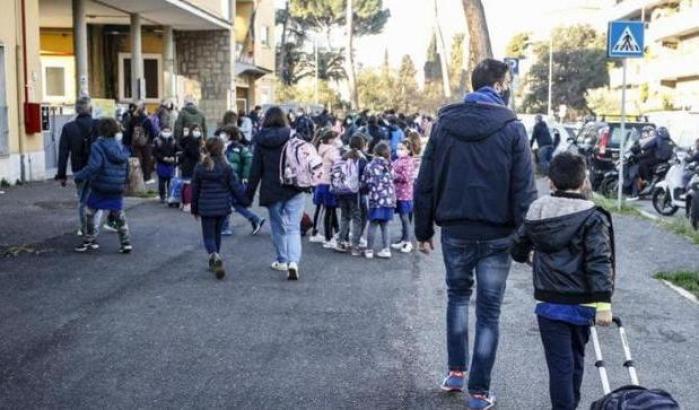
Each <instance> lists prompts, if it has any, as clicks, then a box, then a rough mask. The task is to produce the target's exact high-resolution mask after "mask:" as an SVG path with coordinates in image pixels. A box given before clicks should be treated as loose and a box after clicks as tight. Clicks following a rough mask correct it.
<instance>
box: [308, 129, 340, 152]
mask: <svg viewBox="0 0 699 410" xmlns="http://www.w3.org/2000/svg"><path fill="white" fill-rule="evenodd" d="M338 135H339V134H338V133H336V132H335V131H333V130H331V129H330V128H321V129H319V130H318V131H316V135H315V136H314V137H313V142H312V144H313V145H314V146H315V147H316V148H318V147H320V144H327V143H328V142H330V141H331V140H333V139H335V138H337V136H338Z"/></svg>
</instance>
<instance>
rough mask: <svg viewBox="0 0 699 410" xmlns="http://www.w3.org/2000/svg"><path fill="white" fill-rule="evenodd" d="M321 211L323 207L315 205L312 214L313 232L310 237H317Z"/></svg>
mask: <svg viewBox="0 0 699 410" xmlns="http://www.w3.org/2000/svg"><path fill="white" fill-rule="evenodd" d="M322 210H323V205H316V210H315V213H314V214H313V230H312V231H311V236H316V235H318V219H319V218H320V213H321V212H322Z"/></svg>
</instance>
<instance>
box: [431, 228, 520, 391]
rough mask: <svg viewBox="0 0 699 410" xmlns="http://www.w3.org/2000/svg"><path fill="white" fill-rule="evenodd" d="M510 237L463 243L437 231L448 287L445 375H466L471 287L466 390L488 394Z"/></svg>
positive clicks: (464, 241)
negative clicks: (471, 321) (471, 324)
mask: <svg viewBox="0 0 699 410" xmlns="http://www.w3.org/2000/svg"><path fill="white" fill-rule="evenodd" d="M510 243H511V240H510V238H509V237H508V238H502V239H496V240H490V241H468V240H463V239H458V238H455V237H451V236H449V235H448V234H447V233H445V232H444V231H442V253H443V255H444V265H445V267H446V284H447V297H448V301H447V352H448V355H449V360H448V366H449V370H455V371H466V370H467V368H466V361H467V356H468V305H469V301H470V299H471V294H472V293H473V285H474V272H475V282H476V340H475V343H474V346H473V358H472V361H471V368H470V373H471V374H470V376H469V380H468V390H469V392H470V393H471V394H485V393H488V392H489V391H490V373H491V371H492V369H493V365H494V364H495V355H496V352H497V348H498V338H499V333H500V332H499V320H500V305H501V304H502V299H503V296H504V294H505V283H506V281H507V276H508V274H509V272H510V266H511V264H512V260H511V259H510V254H509V247H510Z"/></svg>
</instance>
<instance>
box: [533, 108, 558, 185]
mask: <svg viewBox="0 0 699 410" xmlns="http://www.w3.org/2000/svg"><path fill="white" fill-rule="evenodd" d="M534 118H535V120H536V125H534V132H533V133H532V140H531V146H532V147H533V146H534V143H535V142H536V145H537V147H538V149H539V153H538V158H539V169H540V171H539V172H541V173H542V174H544V175H546V174H547V173H548V170H549V163H551V158H552V157H553V150H554V146H553V138H551V132H550V131H549V126H548V124H546V122H545V121H544V118H543V117H542V116H541V115H537V116H536V117H534Z"/></svg>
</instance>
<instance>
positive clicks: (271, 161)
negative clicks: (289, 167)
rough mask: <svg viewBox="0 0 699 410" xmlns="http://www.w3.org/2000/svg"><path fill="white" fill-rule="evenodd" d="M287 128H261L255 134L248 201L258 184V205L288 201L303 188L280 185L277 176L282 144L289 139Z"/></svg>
mask: <svg viewBox="0 0 699 410" xmlns="http://www.w3.org/2000/svg"><path fill="white" fill-rule="evenodd" d="M290 134H291V130H290V129H289V128H263V129H262V130H260V132H259V133H258V134H257V135H256V136H255V140H254V143H255V153H254V155H253V158H252V169H251V170H250V180H249V181H248V189H247V195H248V198H249V199H250V201H251V202H252V198H253V197H254V196H255V191H256V190H257V185H260V206H269V205H272V204H274V203H276V202H280V201H288V200H289V199H291V198H293V197H294V196H296V195H297V194H299V193H300V192H303V190H301V189H298V188H296V187H293V186H288V185H282V184H281V179H280V177H279V163H280V160H281V156H282V149H283V148H284V144H286V142H287V141H289V136H290Z"/></svg>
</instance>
